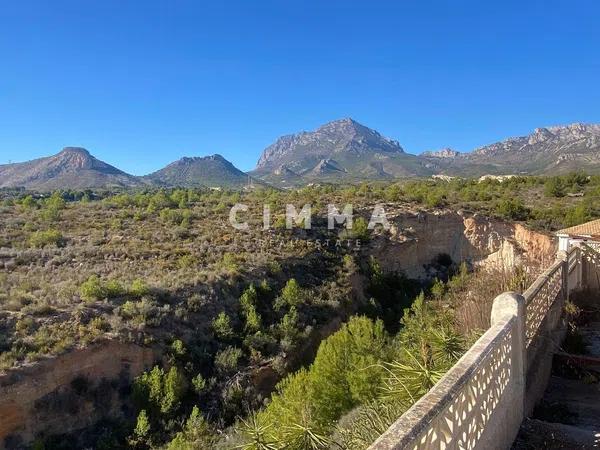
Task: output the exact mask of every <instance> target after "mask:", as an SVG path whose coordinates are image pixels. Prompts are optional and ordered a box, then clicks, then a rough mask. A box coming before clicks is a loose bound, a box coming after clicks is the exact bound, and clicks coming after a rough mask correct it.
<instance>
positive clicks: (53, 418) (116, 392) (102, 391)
mask: <svg viewBox="0 0 600 450" xmlns="http://www.w3.org/2000/svg"><path fill="white" fill-rule="evenodd" d="M155 357H156V355H155V352H154V351H153V349H151V348H144V347H140V346H138V345H135V344H125V343H120V342H117V341H105V342H101V343H97V344H94V345H92V346H90V347H88V348H85V349H77V350H73V351H71V352H69V353H65V354H63V355H60V356H58V357H54V358H48V359H45V360H42V361H39V362H37V363H35V364H33V365H30V366H25V367H20V368H18V369H14V370H10V371H8V372H6V373H5V374H2V375H0V418H1V420H0V448H22V445H23V443H26V442H30V441H31V440H33V439H34V438H35V437H37V436H38V435H42V436H47V435H52V434H58V433H66V432H70V431H73V430H77V429H80V428H83V427H86V426H88V425H90V424H93V423H94V422H96V421H97V420H99V419H101V418H103V417H109V416H110V417H118V416H122V415H126V414H127V413H128V410H127V408H128V403H127V401H125V399H124V398H123V395H122V394H123V392H122V389H125V388H127V386H128V385H129V383H130V380H131V378H132V377H134V376H136V375H138V374H139V373H141V372H142V371H144V370H146V369H148V368H150V367H151V366H152V364H153V362H154V361H155ZM120 390H121V391H120Z"/></svg>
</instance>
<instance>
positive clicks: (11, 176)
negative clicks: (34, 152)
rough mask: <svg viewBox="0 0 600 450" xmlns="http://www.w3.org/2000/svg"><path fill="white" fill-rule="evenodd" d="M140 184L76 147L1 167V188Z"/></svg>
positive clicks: (58, 187)
mask: <svg viewBox="0 0 600 450" xmlns="http://www.w3.org/2000/svg"><path fill="white" fill-rule="evenodd" d="M140 184H141V181H140V180H139V179H138V178H137V177H134V176H133V175H129V174H127V173H125V172H123V171H121V170H119V169H117V168H116V167H113V166H111V165H110V164H107V163H105V162H103V161H100V160H98V159H96V158H94V157H93V156H92V155H90V153H89V152H88V151H87V150H86V149H84V148H79V147H66V148H64V149H63V150H62V151H61V152H60V153H58V154H56V155H54V156H48V157H45V158H39V159H34V160H32V161H27V162H22V163H15V164H4V165H0V187H2V188H13V187H24V188H26V189H31V190H39V191H49V190H53V189H86V188H93V187H94V188H98V187H133V186H138V185H140Z"/></svg>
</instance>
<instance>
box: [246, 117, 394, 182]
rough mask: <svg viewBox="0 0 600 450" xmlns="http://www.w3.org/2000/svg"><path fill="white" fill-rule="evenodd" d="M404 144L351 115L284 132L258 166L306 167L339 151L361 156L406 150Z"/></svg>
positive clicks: (342, 153)
mask: <svg viewBox="0 0 600 450" xmlns="http://www.w3.org/2000/svg"><path fill="white" fill-rule="evenodd" d="M403 153H404V150H403V149H402V147H400V144H399V143H398V142H397V141H395V140H393V139H388V138H386V137H384V136H382V135H381V134H379V133H378V132H377V131H375V130H372V129H370V128H368V127H366V126H364V125H361V124H360V123H358V122H357V121H355V120H354V119H351V118H344V119H339V120H334V121H332V122H328V123H326V124H324V125H322V126H320V127H318V128H317V129H316V130H314V131H310V132H306V131H303V132H300V133H297V134H292V135H287V136H282V137H280V138H279V139H277V140H276V141H275V143H273V144H272V145H270V146H269V147H267V148H266V149H265V150H264V151H263V153H262V155H261V157H260V159H259V160H258V163H257V169H266V168H268V169H270V170H275V169H277V168H278V167H280V166H281V165H283V164H285V165H287V166H289V167H290V168H291V169H292V170H294V171H296V172H298V171H304V170H310V169H312V168H314V167H315V165H316V164H318V163H319V161H321V160H327V159H332V157H334V156H335V159H336V160H337V159H338V156H336V155H345V156H349V157H355V158H358V157H360V156H361V155H376V154H403Z"/></svg>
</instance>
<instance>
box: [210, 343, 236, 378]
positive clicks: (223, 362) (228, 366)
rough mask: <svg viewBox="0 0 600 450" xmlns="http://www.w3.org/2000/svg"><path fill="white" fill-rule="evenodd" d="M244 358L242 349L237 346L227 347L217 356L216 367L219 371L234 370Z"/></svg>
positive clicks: (227, 371) (229, 371)
mask: <svg viewBox="0 0 600 450" xmlns="http://www.w3.org/2000/svg"><path fill="white" fill-rule="evenodd" d="M241 358H242V350H241V349H239V348H237V347H227V348H226V349H224V350H221V351H220V352H218V353H217V354H216V356H215V367H216V369H217V370H218V371H219V372H222V373H225V374H227V373H231V372H234V371H235V370H236V369H237V367H238V364H239V361H240V359H241Z"/></svg>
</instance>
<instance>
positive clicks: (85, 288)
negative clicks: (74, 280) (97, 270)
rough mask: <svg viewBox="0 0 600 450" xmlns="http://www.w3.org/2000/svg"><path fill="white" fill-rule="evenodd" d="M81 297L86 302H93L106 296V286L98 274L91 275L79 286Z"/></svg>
mask: <svg viewBox="0 0 600 450" xmlns="http://www.w3.org/2000/svg"><path fill="white" fill-rule="evenodd" d="M79 293H80V295H81V298H82V299H83V300H85V301H86V302H93V301H96V300H100V299H102V298H104V294H105V292H104V287H103V286H102V282H101V281H100V278H98V276H97V275H91V276H90V277H89V278H88V279H87V281H85V282H83V284H82V285H81V286H80V288H79Z"/></svg>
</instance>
